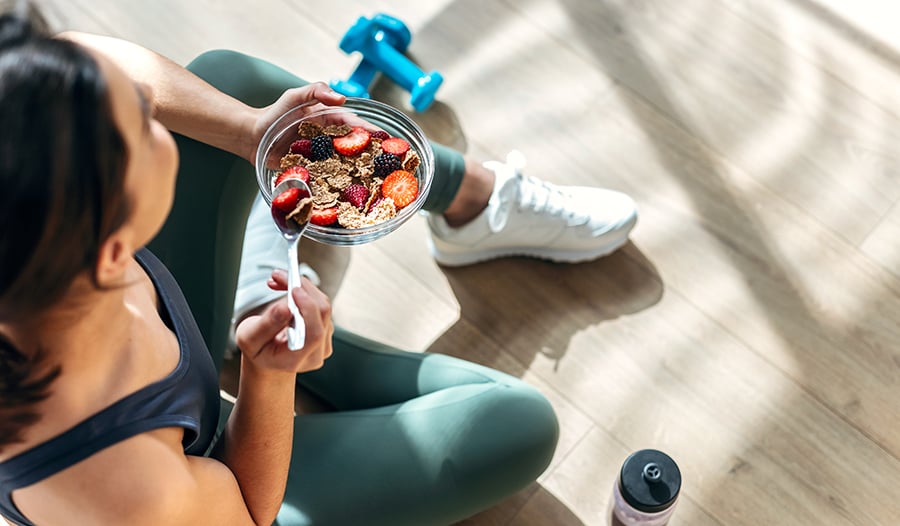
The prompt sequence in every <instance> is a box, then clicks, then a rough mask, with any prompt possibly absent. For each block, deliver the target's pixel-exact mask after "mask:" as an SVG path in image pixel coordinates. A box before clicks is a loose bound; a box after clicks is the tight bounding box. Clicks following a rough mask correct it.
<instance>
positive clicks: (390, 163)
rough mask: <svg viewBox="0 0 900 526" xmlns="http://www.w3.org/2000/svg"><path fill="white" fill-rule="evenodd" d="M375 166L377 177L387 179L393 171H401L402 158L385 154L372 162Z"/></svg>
mask: <svg viewBox="0 0 900 526" xmlns="http://www.w3.org/2000/svg"><path fill="white" fill-rule="evenodd" d="M372 163H373V165H374V166H375V177H382V178H383V177H387V175H388V174H390V173H391V172H393V171H396V170H399V169H400V168H401V167H402V166H401V161H400V158H399V157H397V156H396V155H394V154H392V153H383V154H381V155H379V156H378V157H376V158H375V159H374V160H373V161H372Z"/></svg>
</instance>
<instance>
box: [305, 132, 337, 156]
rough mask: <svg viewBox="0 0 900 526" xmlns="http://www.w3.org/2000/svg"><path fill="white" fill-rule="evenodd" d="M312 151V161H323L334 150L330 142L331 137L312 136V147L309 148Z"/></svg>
mask: <svg viewBox="0 0 900 526" xmlns="http://www.w3.org/2000/svg"><path fill="white" fill-rule="evenodd" d="M310 150H311V151H312V160H313V161H324V160H325V159H328V158H329V157H331V154H332V152H334V145H333V144H332V142H331V137H329V136H328V135H316V136H315V137H313V138H312V147H311V148H310Z"/></svg>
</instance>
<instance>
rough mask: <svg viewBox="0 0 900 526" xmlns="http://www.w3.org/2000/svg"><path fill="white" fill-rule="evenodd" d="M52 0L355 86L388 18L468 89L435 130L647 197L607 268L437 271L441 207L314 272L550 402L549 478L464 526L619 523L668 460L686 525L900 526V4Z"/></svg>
mask: <svg viewBox="0 0 900 526" xmlns="http://www.w3.org/2000/svg"><path fill="white" fill-rule="evenodd" d="M47 4H48V6H49V10H50V14H51V16H52V18H53V19H54V20H56V21H57V23H58V27H59V28H60V29H80V30H87V31H95V32H101V33H105V34H112V35H116V36H122V37H126V38H129V39H131V40H135V41H137V42H139V43H142V44H144V45H146V46H148V47H150V48H153V49H155V50H157V51H159V52H162V53H163V54H166V55H168V56H170V57H172V58H173V59H175V60H176V61H178V62H181V63H186V62H187V61H189V60H190V59H191V58H192V57H193V56H195V55H197V54H198V53H200V52H202V51H204V50H206V49H210V48H219V47H224V48H234V49H239V50H242V51H245V52H247V53H250V54H255V55H259V56H263V57H265V58H268V59H270V60H272V61H274V62H276V63H278V64H280V65H282V66H284V67H286V68H288V69H290V70H292V71H295V72H296V73H298V74H299V75H301V76H303V77H305V78H308V79H313V80H319V79H321V80H328V79H331V78H334V77H343V78H346V77H347V76H348V75H349V74H350V72H351V71H352V70H353V68H354V67H355V65H356V62H357V60H358V57H355V56H354V57H351V56H347V55H345V54H344V53H342V52H341V51H340V50H339V49H338V47H337V44H338V41H339V40H340V37H341V35H343V33H344V31H346V29H347V28H348V27H349V26H350V25H351V24H352V23H353V22H354V21H355V19H356V18H357V17H358V16H360V15H371V14H374V13H376V12H387V13H390V14H393V15H395V16H398V17H400V18H401V19H403V20H404V21H405V22H406V23H407V24H408V26H409V27H410V29H411V30H412V32H413V35H414V36H413V40H412V45H411V46H410V53H411V55H412V56H413V57H414V59H415V60H416V61H417V62H418V63H419V64H420V65H421V66H422V67H423V68H424V69H428V70H430V69H437V70H439V71H440V72H441V73H442V74H443V75H444V77H445V78H446V81H445V84H444V85H443V86H442V88H441V90H440V92H439V94H438V95H439V97H438V98H439V102H438V103H437V104H436V105H435V106H434V107H433V108H432V109H431V110H429V111H428V112H426V113H424V114H420V115H416V119H417V120H418V121H419V122H420V123H421V124H422V125H423V126H424V127H425V128H426V130H427V131H428V132H429V133H431V134H432V135H433V137H435V138H437V139H439V140H441V141H444V142H447V143H450V144H452V145H455V146H457V147H460V148H463V149H466V150H467V151H468V153H470V154H472V155H474V156H476V157H479V158H483V159H487V158H502V157H503V156H504V155H505V154H506V152H507V151H508V150H510V149H512V148H517V149H519V150H521V151H522V152H523V153H524V154H525V155H526V156H527V157H528V159H529V169H528V173H530V174H534V175H538V176H540V177H542V178H544V179H547V180H550V181H554V182H557V183H565V184H589V185H600V186H605V187H610V188H615V189H618V190H622V191H625V192H627V193H629V194H631V195H632V196H634V198H635V199H636V200H637V202H638V203H639V206H640V212H641V218H640V222H639V224H638V226H637V228H636V230H635V231H634V234H633V236H632V243H630V244H629V245H627V246H626V247H625V248H624V249H623V250H621V251H619V252H617V253H616V254H614V255H612V256H610V257H607V258H604V259H602V260H599V261H596V262H592V263H587V264H581V265H571V266H567V265H552V264H548V263H543V262H539V261H532V260H521V259H512V260H504V261H496V262H491V263H486V264H481V265H477V266H472V267H469V268H462V269H455V270H451V269H442V268H440V267H439V266H437V265H436V264H435V263H434V262H433V260H432V259H431V258H430V256H429V254H428V251H427V248H426V245H425V239H426V235H427V230H426V225H425V223H424V220H423V219H422V218H421V217H417V218H415V219H414V220H413V221H412V222H411V223H410V224H409V225H408V226H405V227H404V228H403V229H401V230H400V231H398V232H397V233H395V234H393V235H392V236H390V237H388V238H386V239H384V240H382V241H379V242H376V243H373V244H371V245H368V246H364V247H359V248H355V249H352V250H348V249H340V250H338V251H337V252H336V253H333V254H331V255H330V257H331V259H330V260H329V261H331V263H330V264H328V265H324V264H321V263H320V266H319V270H320V271H323V272H326V271H327V272H330V274H331V276H330V278H329V279H331V281H329V284H328V286H327V288H329V290H331V292H332V293H333V294H334V303H335V316H336V320H337V321H338V322H339V323H341V324H343V325H345V326H348V327H350V328H352V329H355V330H358V331H359V332H361V333H363V334H365V335H367V336H370V337H374V338H377V339H381V340H384V341H387V342H389V343H392V344H396V345H398V346H401V347H405V348H409V349H414V350H419V351H430V352H440V353H448V354H453V355H456V356H461V357H464V358H468V359H471V360H475V361H478V362H481V363H485V364H487V365H490V366H493V367H496V368H499V369H501V370H504V371H507V372H509V373H512V374H514V375H516V376H520V377H522V378H524V379H525V380H527V381H528V382H531V383H533V384H534V385H535V386H537V387H538V388H540V389H541V390H542V391H543V392H544V393H545V394H546V395H547V396H548V397H549V399H550V400H551V401H552V403H553V404H554V406H555V407H556V409H557V411H558V414H559V418H560V422H561V426H562V436H561V440H560V443H559V448H558V450H557V453H556V457H555V458H554V460H553V463H552V465H551V466H550V468H549V469H548V470H547V471H546V472H545V473H544V474H543V476H542V477H541V478H540V480H539V483H538V484H534V485H533V486H531V487H529V488H528V489H526V490H525V491H523V492H521V493H520V494H518V495H516V496H514V497H512V498H510V499H509V500H508V501H506V502H503V503H501V504H500V505H499V506H497V507H495V508H494V509H491V510H488V511H486V512H485V513H483V514H481V515H479V516H477V517H474V518H472V519H470V520H468V521H466V522H465V524H466V525H468V526H476V525H477V526H482V525H501V524H513V525H562V526H572V525H603V524H605V513H606V506H607V500H608V495H609V491H610V487H611V485H612V483H613V480H614V477H615V473H616V470H617V468H618V466H619V465H620V464H621V462H622V460H623V459H624V458H625V457H626V455H627V454H628V453H629V452H630V451H633V450H636V449H641V448H646V447H653V448H659V449H662V450H664V451H666V452H668V453H670V454H671V455H672V456H673V457H674V458H675V459H676V460H677V462H678V463H679V464H680V466H681V468H682V471H683V475H684V492H683V496H682V498H681V500H680V503H679V509H678V512H677V513H676V516H675V518H674V519H673V521H672V522H671V524H672V525H673V526H684V525H699V526H706V525H722V526H734V525H753V526H756V525H786V526H788V525H789V526H806V525H809V526H822V525H856V526H871V525H883V526H896V525H898V524H900V402H898V399H900V242H898V240H900V37H898V35H900V32H898V31H897V23H898V22H897V20H898V17H897V15H898V14H900V8H898V7H895V6H894V3H893V2H884V1H883V0H857V1H855V2H846V1H839V0H679V1H675V2H666V1H663V0H656V1H651V0H521V1H513V0H503V1H493V2H490V1H484V0H438V1H432V2H415V1H411V0H409V1H394V2H388V1H380V0H369V1H366V2H362V1H354V0H311V1H305V2H300V1H290V0H255V1H253V2H250V1H239V0H219V1H213V0H190V1H183V0H154V1H147V0H50V1H49V2H47ZM376 92H377V96H378V98H382V99H383V100H387V101H389V102H392V103H394V104H399V105H403V104H405V101H406V94H405V93H404V92H402V90H399V89H397V88H395V87H393V86H392V85H391V84H390V83H389V82H382V83H381V84H379V86H378V89H377V90H376ZM307 250H308V248H307ZM301 251H304V248H301ZM320 252H321V251H320ZM334 274H343V277H344V279H343V282H342V284H340V286H337V285H335V283H334V281H333V275H334ZM373 275H378V276H385V277H386V278H385V279H373V278H372V276H373Z"/></svg>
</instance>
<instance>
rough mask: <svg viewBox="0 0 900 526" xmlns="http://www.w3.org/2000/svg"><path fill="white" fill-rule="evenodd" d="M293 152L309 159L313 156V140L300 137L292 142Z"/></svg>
mask: <svg viewBox="0 0 900 526" xmlns="http://www.w3.org/2000/svg"><path fill="white" fill-rule="evenodd" d="M291 153H299V154H300V155H302V156H303V157H306V158H307V159H310V158H312V141H311V140H309V139H298V140H296V141H294V142H292V143H291Z"/></svg>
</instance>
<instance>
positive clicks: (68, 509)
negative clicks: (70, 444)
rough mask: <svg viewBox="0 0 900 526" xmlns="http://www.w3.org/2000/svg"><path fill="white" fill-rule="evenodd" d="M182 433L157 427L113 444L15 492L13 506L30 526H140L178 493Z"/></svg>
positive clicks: (182, 473) (181, 456)
mask: <svg viewBox="0 0 900 526" xmlns="http://www.w3.org/2000/svg"><path fill="white" fill-rule="evenodd" d="M182 433H183V430H181V429H179V428H164V429H157V430H153V431H149V432H146V433H142V434H140V435H136V436H134V437H131V438H129V439H126V440H123V441H121V442H118V443H116V444H113V445H112V446H109V447H107V448H105V449H103V450H102V451H99V452H97V453H95V454H94V455H91V456H90V457H88V458H86V459H84V460H82V461H81V462H79V463H77V464H75V465H73V466H71V467H69V468H67V469H65V470H63V471H60V472H59V473H56V474H54V475H52V476H50V477H48V478H46V479H44V480H42V481H41V482H39V483H37V484H34V485H32V486H29V487H27V488H23V489H19V490H17V491H15V492H14V494H13V496H14V499H15V502H16V505H17V506H18V508H19V509H20V511H21V512H22V513H23V514H24V515H25V516H26V517H28V518H29V519H30V520H31V521H32V522H33V523H35V524H143V520H144V519H146V518H148V517H154V516H155V514H156V513H158V512H159V511H161V510H162V509H163V508H165V507H166V506H168V505H169V504H166V503H167V502H169V500H171V499H173V498H174V497H175V496H174V495H170V493H172V492H173V491H174V490H181V489H183V485H184V482H183V479H182V477H183V476H184V472H185V464H186V460H185V455H184V451H183V450H182V448H181V436H182ZM48 502H52V503H54V505H53V506H47V503H48ZM152 503H155V504H152ZM154 508H156V509H154ZM132 519H134V520H132ZM162 523H164V522H162Z"/></svg>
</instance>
